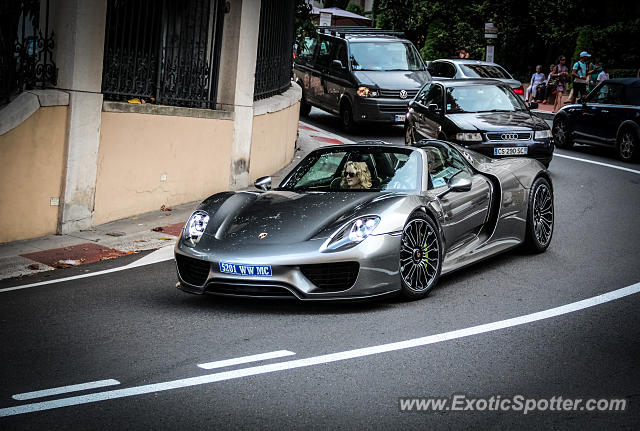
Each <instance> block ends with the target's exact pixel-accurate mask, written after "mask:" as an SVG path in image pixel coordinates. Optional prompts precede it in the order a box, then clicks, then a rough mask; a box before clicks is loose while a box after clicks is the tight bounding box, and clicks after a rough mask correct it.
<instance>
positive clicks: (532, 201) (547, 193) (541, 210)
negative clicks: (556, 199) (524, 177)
mask: <svg viewBox="0 0 640 431" xmlns="http://www.w3.org/2000/svg"><path fill="white" fill-rule="evenodd" d="M553 223H554V209H553V189H552V188H551V184H550V183H549V181H548V180H547V179H546V178H544V177H538V178H536V180H535V181H534V182H533V185H532V186H531V189H530V191H529V203H528V205H527V224H526V232H525V236H524V249H525V250H526V251H528V252H530V253H542V252H543V251H545V250H546V249H547V247H549V244H550V243H551V238H552V236H553Z"/></svg>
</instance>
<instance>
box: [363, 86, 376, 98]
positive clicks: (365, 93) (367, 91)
mask: <svg viewBox="0 0 640 431" xmlns="http://www.w3.org/2000/svg"><path fill="white" fill-rule="evenodd" d="M378 94H379V93H378V90H374V89H372V88H369V87H358V96H360V97H378Z"/></svg>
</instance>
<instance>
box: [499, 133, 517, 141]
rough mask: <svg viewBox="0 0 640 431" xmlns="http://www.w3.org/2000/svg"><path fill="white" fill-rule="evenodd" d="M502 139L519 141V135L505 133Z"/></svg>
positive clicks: (501, 136)
mask: <svg viewBox="0 0 640 431" xmlns="http://www.w3.org/2000/svg"><path fill="white" fill-rule="evenodd" d="M500 138H502V140H503V141H515V140H516V139H518V134H517V133H503V134H502V135H500Z"/></svg>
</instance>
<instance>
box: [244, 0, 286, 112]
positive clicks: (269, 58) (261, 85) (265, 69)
mask: <svg viewBox="0 0 640 431" xmlns="http://www.w3.org/2000/svg"><path fill="white" fill-rule="evenodd" d="M261 3H262V5H261V9H260V30H259V36H258V56H257V59H256V75H255V76H256V79H255V86H254V91H253V99H254V100H260V99H266V98H268V97H271V96H273V95H276V94H280V93H282V92H284V91H285V90H286V89H288V88H289V87H290V86H291V73H292V72H291V71H292V62H293V14H294V6H295V5H294V0H262V2H261Z"/></svg>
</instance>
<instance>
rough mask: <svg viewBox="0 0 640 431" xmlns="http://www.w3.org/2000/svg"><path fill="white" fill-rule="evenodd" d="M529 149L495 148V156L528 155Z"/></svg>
mask: <svg viewBox="0 0 640 431" xmlns="http://www.w3.org/2000/svg"><path fill="white" fill-rule="evenodd" d="M527 149H528V148H527V147H506V148H494V149H493V155H494V156H521V155H523V154H527Z"/></svg>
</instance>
